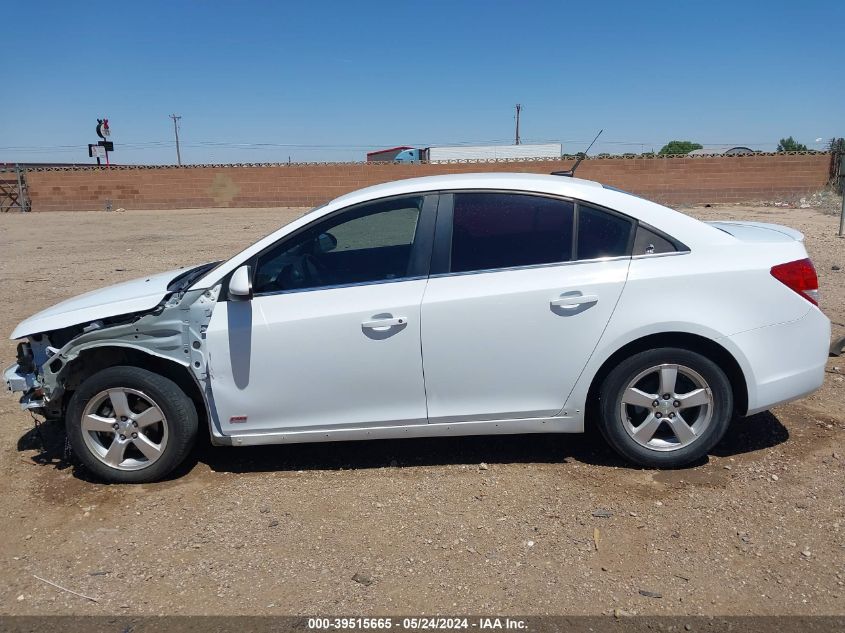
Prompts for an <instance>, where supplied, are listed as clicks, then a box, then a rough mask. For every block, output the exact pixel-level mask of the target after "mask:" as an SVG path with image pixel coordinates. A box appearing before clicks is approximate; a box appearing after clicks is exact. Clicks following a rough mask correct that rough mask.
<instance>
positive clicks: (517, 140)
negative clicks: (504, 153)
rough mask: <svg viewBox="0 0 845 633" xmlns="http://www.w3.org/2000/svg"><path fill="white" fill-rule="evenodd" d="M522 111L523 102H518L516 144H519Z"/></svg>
mask: <svg viewBox="0 0 845 633" xmlns="http://www.w3.org/2000/svg"><path fill="white" fill-rule="evenodd" d="M520 112H522V104H521V103H517V104H516V141H515V142H514V145H519V113H520Z"/></svg>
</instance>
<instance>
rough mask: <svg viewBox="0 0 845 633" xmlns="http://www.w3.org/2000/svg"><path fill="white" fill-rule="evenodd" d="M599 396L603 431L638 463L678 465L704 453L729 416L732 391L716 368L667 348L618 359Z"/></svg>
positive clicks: (696, 356) (719, 435)
mask: <svg viewBox="0 0 845 633" xmlns="http://www.w3.org/2000/svg"><path fill="white" fill-rule="evenodd" d="M599 399H600V403H599V404H600V416H599V428H600V429H601V432H602V435H604V437H605V439H606V440H607V442H608V443H609V444H610V445H611V447H613V448H614V449H615V450H616V451H617V452H618V453H619V454H620V455H622V456H623V457H625V458H626V459H628V460H630V461H632V462H634V463H635V464H638V465H640V466H650V467H658V468H677V467H679V466H684V465H686V464H689V463H691V462H694V461H696V460H698V459H700V458H702V457H704V456H705V455H706V454H707V453H708V452H709V451H710V449H712V448H713V447H714V446H715V445H716V443H717V442H718V441H719V440H720V439H722V436H723V435H724V434H725V431H727V429H728V425H729V424H730V421H731V417H732V416H733V392H732V391H731V386H730V383H729V382H728V378H727V376H725V373H724V372H723V371H722V370H721V369H720V368H719V366H718V365H716V364H715V363H714V362H713V361H711V360H710V359H709V358H707V357H705V356H702V355H701V354H698V353H696V352H692V351H689V350H683V349H678V348H671V347H667V348H661V349H654V350H648V351H645V352H640V353H639V354H635V355H634V356H631V357H630V358H628V359H626V360H624V361H622V362H621V363H619V365H617V366H616V367H615V368H614V369H613V370H612V371H611V372H610V373H609V374H608V376H607V378H605V380H604V383H603V384H602V387H601V391H600V394H599Z"/></svg>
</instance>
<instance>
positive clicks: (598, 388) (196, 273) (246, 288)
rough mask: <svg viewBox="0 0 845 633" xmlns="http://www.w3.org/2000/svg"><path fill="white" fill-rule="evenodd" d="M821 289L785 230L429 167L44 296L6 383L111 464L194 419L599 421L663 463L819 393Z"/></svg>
mask: <svg viewBox="0 0 845 633" xmlns="http://www.w3.org/2000/svg"><path fill="white" fill-rule="evenodd" d="M817 302H818V282H817V279H816V273H815V270H814V269H813V265H812V263H811V262H810V260H809V259H808V258H807V252H806V250H805V249H804V245H803V236H802V235H801V234H800V233H798V232H797V231H794V230H792V229H789V228H785V227H782V226H777V225H771V224H760V223H754V222H709V223H705V222H700V221H698V220H696V219H693V218H691V217H688V216H686V215H683V214H681V213H678V212H676V211H673V210H672V209H668V208H666V207H664V206H661V205H658V204H655V203H653V202H649V201H647V200H644V199H642V198H639V197H636V196H633V195H630V194H627V193H624V192H620V191H617V190H614V189H612V188H609V187H606V186H602V185H601V184H598V183H595V182H589V181H584V180H579V179H575V178H566V177H560V176H542V175H529V174H467V175H455V176H435V177H429V178H418V179H412V180H403V181H398V182H393V183H388V184H384V185H378V186H375V187H370V188H368V189H363V190H361V191H357V192H354V193H351V194H348V195H345V196H342V197H340V198H338V199H336V200H333V201H332V202H330V203H328V204H326V205H324V206H322V207H319V208H317V209H315V210H313V211H311V212H310V213H308V214H306V215H305V216H303V217H301V218H300V219H298V220H296V221H295V222H293V223H291V224H288V225H287V226H285V227H283V228H281V229H279V230H278V231H276V232H275V233H273V234H271V235H269V236H268V237H266V238H264V239H262V240H260V241H259V242H257V243H256V244H254V245H252V246H250V247H249V248H247V249H246V250H244V251H243V252H241V253H239V254H238V255H235V256H234V257H232V258H231V259H229V260H228V261H225V262H218V263H214V264H206V265H203V266H199V267H196V268H193V269H190V270H182V271H173V272H169V273H162V274H157V275H152V276H149V277H145V278H141V279H138V280H135V281H130V282H126V283H123V284H118V285H116V286H111V287H109V288H105V289H103V290H100V291H95V292H91V293H87V294H85V295H81V296H79V297H75V298H73V299H69V300H67V301H64V302H62V303H60V304H58V305H56V306H53V307H52V308H48V309H47V310H44V311H43V312H39V313H38V314H36V315H34V316H32V317H30V318H28V319H26V320H25V321H23V322H22V323H21V324H20V325H18V327H17V328H16V329H15V331H14V332H13V334H12V338H14V339H22V341H21V343H20V344H19V345H18V358H17V362H16V363H15V364H13V365H12V366H11V367H10V368H9V369H7V370H6V372H5V379H6V381H7V383H8V386H9V388H10V389H11V390H12V391H20V392H23V395H22V397H21V406H22V407H23V408H24V409H29V410H31V411H33V412H35V413H39V414H41V415H44V416H46V417H49V418H61V417H63V418H64V420H65V424H66V428H67V433H68V437H69V439H70V443H71V446H72V448H73V452H74V453H75V455H76V456H77V457H78V459H79V460H80V461H81V462H82V464H83V465H84V466H86V467H87V468H88V469H89V470H91V471H92V472H93V473H95V474H96V475H98V476H99V477H101V478H103V479H105V480H109V481H114V482H146V481H152V480H156V479H159V478H161V477H164V476H165V475H167V474H168V473H169V472H170V471H172V470H173V469H174V468H175V467H176V466H177V465H178V464H179V463H180V462H181V461H182V460H183V459H184V458H185V456H186V455H187V454H188V452H189V451H190V450H191V446H192V445H193V443H194V441H195V438H196V435H197V429H198V425H199V424H207V425H208V428H209V432H210V437H211V441H212V442H213V443H214V444H217V445H230V446H248V445H255V444H276V443H289V442H318V441H334V440H363V439H374V438H400V437H402V438H404V437H423V436H444V435H485V434H499V433H578V432H582V431H583V430H584V428H585V425H586V424H595V425H597V426H598V427H599V429H600V430H601V432H602V433H603V435H604V437H605V438H606V439H607V441H608V443H609V444H610V445H611V446H612V447H613V448H614V449H615V450H616V451H617V452H618V453H619V454H620V455H622V456H623V457H624V458H626V459H627V460H629V461H631V462H633V463H635V464H639V465H644V466H654V467H676V466H680V465H683V464H687V463H689V462H691V461H694V460H697V459H700V458H702V457H703V456H704V455H706V454H707V453H708V451H709V450H710V449H711V448H713V446H714V445H715V444H716V443H717V442H718V441H719V439H720V438H721V437H722V436H723V434H724V433H725V430H726V429H727V427H728V424H729V423H730V422H731V420H732V419H734V418H738V417H742V416H747V415H751V414H753V413H757V412H759V411H763V410H765V409H768V408H769V407H771V406H773V405H776V404H778V403H781V402H785V401H788V400H793V399H795V398H800V397H802V396H804V395H806V394H808V393H810V392H812V391H814V390H815V389H818V388H819V386H820V385H821V384H822V379H823V377H824V366H825V358H826V355H827V350H828V343H829V337H830V322H829V321H828V319H827V318H826V317H825V316H824V314H822V312H821V311H820V310H819V308H818V305H817ZM736 423H737V424H747V423H751V422H746V421H743V420H737V422H736Z"/></svg>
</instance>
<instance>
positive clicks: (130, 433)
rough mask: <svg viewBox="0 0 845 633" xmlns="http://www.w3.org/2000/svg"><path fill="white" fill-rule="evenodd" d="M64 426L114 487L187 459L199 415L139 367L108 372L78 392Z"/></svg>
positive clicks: (158, 474)
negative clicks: (116, 484)
mask: <svg viewBox="0 0 845 633" xmlns="http://www.w3.org/2000/svg"><path fill="white" fill-rule="evenodd" d="M65 424H66V427H67V434H68V438H69V440H70V443H71V446H72V447H73V451H74V453H75V454H76V455H77V456H78V458H79V460H80V461H81V462H82V464H83V465H84V466H85V467H86V468H87V469H88V470H90V471H91V472H93V473H94V474H95V475H97V476H98V477H100V478H101V479H104V480H106V481H110V482H115V483H144V482H150V481H156V480H158V479H161V478H162V477H164V476H165V475H167V474H168V473H169V472H170V471H172V470H173V469H174V468H176V466H178V465H179V464H180V463H181V462H182V461H183V460H184V459H185V457H186V456H187V454H188V451H189V450H190V449H191V446H192V445H193V443H194V439H195V437H196V433H197V412H196V408H195V407H194V404H193V402H192V401H191V399H190V398H189V397H188V396H187V395H186V394H185V392H183V391H182V390H181V389H180V388H179V387H178V386H177V385H176V383H174V382H173V381H171V380H169V379H168V378H165V377H164V376H160V375H158V374H155V373H153V372H150V371H147V370H146V369H141V368H140V367H109V368H108V369H104V370H102V371H100V372H97V373H96V374H93V375H92V376H90V377H89V378H88V379H87V380H85V381H84V382H83V383H82V385H81V386H80V387H79V389H77V390H76V391H75V392H74V394H73V397H72V398H71V400H70V403H69V404H68V410H67V416H66V420H65Z"/></svg>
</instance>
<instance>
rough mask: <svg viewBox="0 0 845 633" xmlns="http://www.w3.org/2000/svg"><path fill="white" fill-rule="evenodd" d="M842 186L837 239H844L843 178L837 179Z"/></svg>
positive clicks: (844, 198) (844, 190)
mask: <svg viewBox="0 0 845 633" xmlns="http://www.w3.org/2000/svg"><path fill="white" fill-rule="evenodd" d="M839 182H840V183H841V184H842V186H841V187H840V189H841V190H842V211H841V212H840V213H839V237H845V176H843V177H841V178H840V179H839Z"/></svg>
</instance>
